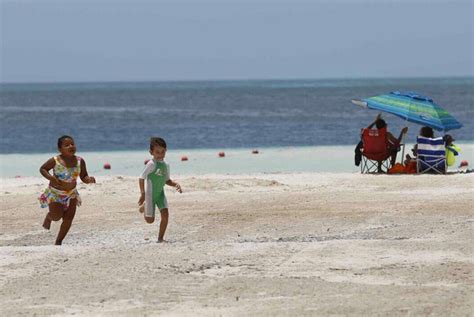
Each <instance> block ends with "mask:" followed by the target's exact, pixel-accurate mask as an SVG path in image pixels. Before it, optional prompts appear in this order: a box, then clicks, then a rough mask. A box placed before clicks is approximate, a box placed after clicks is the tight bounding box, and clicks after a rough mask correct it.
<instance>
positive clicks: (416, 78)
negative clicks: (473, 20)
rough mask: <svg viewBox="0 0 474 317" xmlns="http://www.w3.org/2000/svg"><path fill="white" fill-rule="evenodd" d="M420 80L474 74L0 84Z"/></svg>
mask: <svg viewBox="0 0 474 317" xmlns="http://www.w3.org/2000/svg"><path fill="white" fill-rule="evenodd" d="M377 79H391V80H406V79H409V80H412V79H413V80H420V79H474V75H453V76H410V77H402V76H393V77H392V76H388V77H378V76H367V77H364V76H361V77H319V78H314V77H299V78H297V77H288V78H217V79H204V78H202V79H158V80H143V79H141V80H104V81H75V80H71V81H69V80H65V81H31V82H29V81H12V82H4V81H0V85H50V84H99V83H100V84H127V83H191V82H252V81H253V82H263V81H304V80H314V81H337V80H377Z"/></svg>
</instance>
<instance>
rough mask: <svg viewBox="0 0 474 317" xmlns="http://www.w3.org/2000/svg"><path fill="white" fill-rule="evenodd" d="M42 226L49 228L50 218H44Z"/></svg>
mask: <svg viewBox="0 0 474 317" xmlns="http://www.w3.org/2000/svg"><path fill="white" fill-rule="evenodd" d="M43 228H45V229H46V230H49V228H51V219H49V218H48V217H46V218H44V221H43Z"/></svg>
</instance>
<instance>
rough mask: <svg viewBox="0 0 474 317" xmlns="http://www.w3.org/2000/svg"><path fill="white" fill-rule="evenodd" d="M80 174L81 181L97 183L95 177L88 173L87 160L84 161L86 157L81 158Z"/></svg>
mask: <svg viewBox="0 0 474 317" xmlns="http://www.w3.org/2000/svg"><path fill="white" fill-rule="evenodd" d="M79 176H80V177H81V181H83V182H84V183H86V184H93V183H95V178H94V177H92V176H89V174H87V167H86V161H84V159H82V160H81V175H79Z"/></svg>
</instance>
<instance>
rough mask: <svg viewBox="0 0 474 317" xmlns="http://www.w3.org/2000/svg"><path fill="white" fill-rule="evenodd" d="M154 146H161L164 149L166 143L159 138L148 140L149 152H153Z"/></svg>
mask: <svg viewBox="0 0 474 317" xmlns="http://www.w3.org/2000/svg"><path fill="white" fill-rule="evenodd" d="M155 146H161V147H163V148H165V149H166V141H165V140H164V139H163V138H160V137H152V138H150V151H153V148H154V147H155Z"/></svg>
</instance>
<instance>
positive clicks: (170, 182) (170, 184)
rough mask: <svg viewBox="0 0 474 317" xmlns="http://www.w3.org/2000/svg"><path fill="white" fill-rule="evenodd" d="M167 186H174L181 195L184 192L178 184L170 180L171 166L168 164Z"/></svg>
mask: <svg viewBox="0 0 474 317" xmlns="http://www.w3.org/2000/svg"><path fill="white" fill-rule="evenodd" d="M165 184H166V185H168V186H173V187H174V188H176V191H178V192H179V193H182V192H183V191H182V190H181V185H179V184H178V183H176V182H174V181H173V180H171V178H170V165H169V164H166V182H165Z"/></svg>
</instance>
